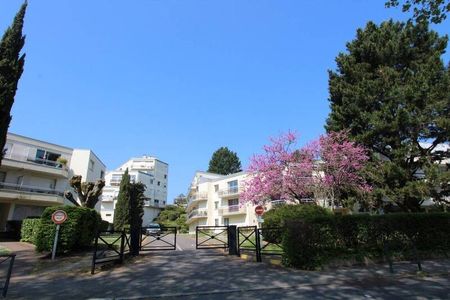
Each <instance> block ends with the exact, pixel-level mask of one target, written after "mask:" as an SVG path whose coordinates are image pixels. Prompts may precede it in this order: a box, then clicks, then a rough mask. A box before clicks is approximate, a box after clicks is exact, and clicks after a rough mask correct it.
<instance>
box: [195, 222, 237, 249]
mask: <svg viewBox="0 0 450 300" xmlns="http://www.w3.org/2000/svg"><path fill="white" fill-rule="evenodd" d="M228 237H229V229H228V226H197V227H196V230H195V247H196V249H226V248H228Z"/></svg>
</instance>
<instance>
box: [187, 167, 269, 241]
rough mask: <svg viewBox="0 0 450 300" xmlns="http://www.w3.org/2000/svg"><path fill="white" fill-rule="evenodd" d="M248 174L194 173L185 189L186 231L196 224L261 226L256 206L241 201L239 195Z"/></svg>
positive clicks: (193, 229) (192, 229)
mask: <svg viewBox="0 0 450 300" xmlns="http://www.w3.org/2000/svg"><path fill="white" fill-rule="evenodd" d="M247 176H248V174H247V173H245V172H239V173H235V174H231V175H226V176H225V175H219V174H214V173H208V172H197V173H196V174H195V176H194V178H193V180H192V182H191V185H190V188H189V191H188V195H187V197H188V203H187V206H186V212H187V221H186V222H187V224H188V225H189V233H195V228H196V226H200V225H208V226H226V225H237V226H255V225H256V226H260V224H259V222H258V218H257V216H256V214H255V206H254V205H252V204H249V203H247V204H241V203H240V195H241V193H242V189H243V183H244V182H245V180H246V178H247Z"/></svg>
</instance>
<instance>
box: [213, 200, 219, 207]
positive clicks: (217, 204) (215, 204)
mask: <svg viewBox="0 0 450 300" xmlns="http://www.w3.org/2000/svg"><path fill="white" fill-rule="evenodd" d="M218 208H219V201H216V202H214V209H218Z"/></svg>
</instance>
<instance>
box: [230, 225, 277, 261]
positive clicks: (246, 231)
mask: <svg viewBox="0 0 450 300" xmlns="http://www.w3.org/2000/svg"><path fill="white" fill-rule="evenodd" d="M282 233H283V228H281V227H273V228H257V227H256V226H245V227H239V228H238V234H237V235H238V255H241V253H243V252H247V253H249V252H250V253H252V252H254V253H255V255H256V261H257V262H261V261H262V258H263V256H264V255H278V256H281V255H283V246H282V243H281V240H282V236H283V234H282Z"/></svg>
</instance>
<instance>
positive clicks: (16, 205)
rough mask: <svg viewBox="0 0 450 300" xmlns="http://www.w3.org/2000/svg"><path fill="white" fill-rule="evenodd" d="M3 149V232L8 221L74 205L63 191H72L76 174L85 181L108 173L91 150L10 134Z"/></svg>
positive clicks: (0, 196)
mask: <svg viewBox="0 0 450 300" xmlns="http://www.w3.org/2000/svg"><path fill="white" fill-rule="evenodd" d="M4 151H5V156H4V158H3V160H2V165H1V167H0V231H3V230H5V229H6V224H7V221H9V220H11V221H20V220H23V219H24V218H26V217H31V216H40V215H41V214H42V212H43V211H44V209H45V208H46V207H48V206H54V205H62V204H71V203H70V202H69V201H68V200H66V199H65V198H64V191H66V190H71V188H70V186H69V179H70V178H71V177H72V176H73V175H82V176H83V181H86V180H87V181H95V180H98V179H100V178H103V177H104V175H105V170H106V166H105V165H104V164H103V162H102V161H101V160H100V159H99V158H98V157H97V156H96V155H95V154H94V152H92V151H91V150H85V149H72V148H69V147H65V146H60V145H56V144H52V143H49V142H44V141H40V140H37V139H33V138H29V137H25V136H21V135H18V134H13V133H8V135H7V140H6V145H5V149H4ZM74 195H76V194H74Z"/></svg>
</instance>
